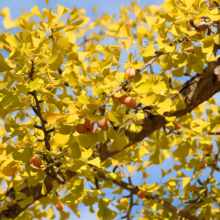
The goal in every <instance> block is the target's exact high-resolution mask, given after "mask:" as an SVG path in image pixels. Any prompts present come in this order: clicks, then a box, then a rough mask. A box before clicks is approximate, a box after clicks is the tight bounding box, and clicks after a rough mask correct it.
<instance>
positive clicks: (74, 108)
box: [68, 104, 85, 116]
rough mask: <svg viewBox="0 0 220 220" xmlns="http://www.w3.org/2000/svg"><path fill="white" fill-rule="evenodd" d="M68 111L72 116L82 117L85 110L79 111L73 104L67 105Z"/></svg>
mask: <svg viewBox="0 0 220 220" xmlns="http://www.w3.org/2000/svg"><path fill="white" fill-rule="evenodd" d="M68 109H69V111H70V113H71V114H73V115H78V116H82V115H84V114H85V110H83V111H80V110H79V109H78V108H77V107H76V106H74V105H73V104H69V105H68Z"/></svg>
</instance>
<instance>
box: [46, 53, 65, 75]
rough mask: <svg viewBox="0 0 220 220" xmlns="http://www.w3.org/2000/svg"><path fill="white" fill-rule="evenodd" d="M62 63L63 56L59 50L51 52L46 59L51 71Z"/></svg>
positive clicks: (55, 69)
mask: <svg viewBox="0 0 220 220" xmlns="http://www.w3.org/2000/svg"><path fill="white" fill-rule="evenodd" d="M62 63H63V56H62V55H61V53H60V52H59V51H56V52H54V53H53V54H52V56H51V57H50V58H49V60H48V61H47V64H48V65H49V67H50V69H51V70H53V71H57V70H58V69H59V68H60V66H61V65H62Z"/></svg>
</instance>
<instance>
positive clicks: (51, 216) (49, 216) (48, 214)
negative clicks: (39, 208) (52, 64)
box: [45, 207, 56, 219]
mask: <svg viewBox="0 0 220 220" xmlns="http://www.w3.org/2000/svg"><path fill="white" fill-rule="evenodd" d="M45 217H46V218H47V219H54V218H55V217H56V216H55V213H54V211H53V207H50V208H49V209H48V210H47V211H46V216H45Z"/></svg>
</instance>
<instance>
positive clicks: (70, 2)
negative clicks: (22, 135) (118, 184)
mask: <svg viewBox="0 0 220 220" xmlns="http://www.w3.org/2000/svg"><path fill="white" fill-rule="evenodd" d="M130 2H131V1H129V0H50V1H49V5H50V6H51V7H52V10H56V8H57V4H60V5H63V6H65V7H67V8H73V7H74V6H75V5H76V7H77V9H81V8H85V9H86V15H87V16H89V17H91V19H92V20H94V19H95V15H94V12H93V10H92V7H94V6H95V7H97V8H98V16H100V15H101V14H102V13H103V12H106V13H108V14H118V12H119V11H120V9H121V5H122V4H124V5H125V6H128V5H129V3H130ZM152 3H153V4H155V5H160V4H162V3H163V1H162V0H154V1H149V0H147V1H146V0H145V1H144V0H142V1H138V4H140V5H141V6H142V7H145V6H146V5H152ZM35 5H37V6H38V8H39V9H42V8H45V7H47V5H46V3H45V1H44V0H18V1H16V0H7V1H0V9H1V8H3V7H5V6H7V7H9V8H10V11H11V15H12V18H13V19H15V18H16V17H18V16H19V15H20V11H21V9H22V8H24V9H25V12H29V11H30V9H31V8H32V7H34V6H35ZM0 22H1V18H0ZM0 29H1V30H4V28H3V26H2V24H1V23H0ZM126 58H127V57H126ZM155 70H159V69H156V68H155ZM217 98H218V100H219V96H218V97H217ZM215 149H216V146H215ZM173 164H174V162H173V159H172V157H171V159H168V160H165V161H164V163H163V165H154V166H151V167H150V168H148V169H147V172H148V173H149V174H150V175H151V177H150V178H148V183H149V184H150V183H153V182H159V181H160V178H161V171H160V169H161V168H163V169H164V170H165V171H167V170H168V169H169V168H171V167H173ZM175 164H176V163H175ZM207 171H209V168H207ZM173 175H174V173H171V174H169V175H167V176H166V177H165V179H164V180H163V181H162V182H164V181H165V180H166V181H168V180H169V178H170V177H171V176H173ZM141 182H142V177H141V176H140V175H139V174H137V175H135V176H134V178H133V184H134V185H139V184H140V183H141ZM108 196H110V193H108V194H107V197H108ZM94 208H95V209H96V210H97V206H94ZM54 210H55V209H54ZM65 211H70V213H71V215H70V219H77V217H76V216H75V214H72V212H71V210H70V209H68V208H67V207H66V206H65ZM80 212H81V218H80V219H89V220H96V219H97V218H96V215H95V214H93V213H90V212H89V208H88V207H84V206H83V205H80ZM56 213H58V212H57V211H56ZM56 219H59V214H58V215H57V218H56Z"/></svg>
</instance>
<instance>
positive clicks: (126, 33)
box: [119, 24, 131, 38]
mask: <svg viewBox="0 0 220 220" xmlns="http://www.w3.org/2000/svg"><path fill="white" fill-rule="evenodd" d="M119 36H120V37H125V38H131V30H130V25H129V24H124V25H123V26H122V27H121V28H120V30H119Z"/></svg>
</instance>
